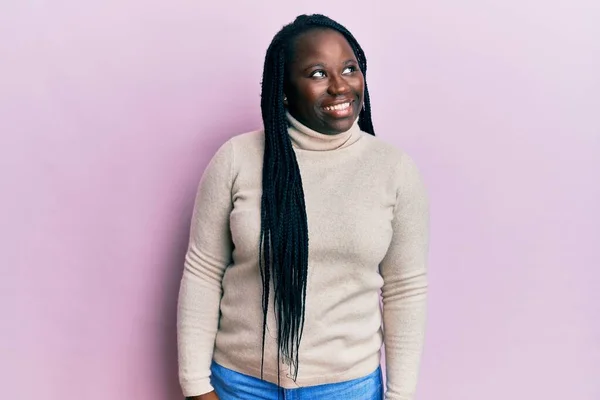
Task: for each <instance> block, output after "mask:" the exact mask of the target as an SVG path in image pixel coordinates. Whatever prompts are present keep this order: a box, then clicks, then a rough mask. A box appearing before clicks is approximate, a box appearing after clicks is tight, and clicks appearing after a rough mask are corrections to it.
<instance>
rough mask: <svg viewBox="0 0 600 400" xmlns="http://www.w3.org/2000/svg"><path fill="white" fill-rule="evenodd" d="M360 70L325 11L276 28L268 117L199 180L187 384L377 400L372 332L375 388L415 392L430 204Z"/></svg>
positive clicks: (254, 393)
mask: <svg viewBox="0 0 600 400" xmlns="http://www.w3.org/2000/svg"><path fill="white" fill-rule="evenodd" d="M366 71H367V64H366V58H365V55H364V53H363V51H362V49H361V47H360V46H359V44H358V42H357V41H356V39H355V38H354V37H353V36H352V35H351V34H350V32H348V31H347V30H346V29H345V28H344V27H343V26H341V25H339V24H338V23H336V22H335V21H333V20H331V19H329V18H327V17H325V16H322V15H310V16H306V15H303V16H300V17H298V18H297V19H296V20H295V21H294V22H293V23H291V24H289V25H287V26H285V27H284V28H283V29H282V30H281V31H280V32H279V33H278V34H277V35H276V36H275V37H274V39H273V41H272V43H271V45H270V47H269V49H268V50H267V55H266V59H265V65H264V74H263V81H262V101H261V108H262V116H263V122H264V130H262V131H259V132H252V133H248V134H244V135H240V136H236V137H234V138H232V139H231V140H229V141H228V142H227V143H225V144H224V145H223V146H222V147H221V148H220V149H219V150H218V152H217V153H216V155H215V156H214V157H213V159H212V160H211V162H210V164H209V165H208V167H207V168H206V170H205V172H204V175H203V177H202V179H201V182H200V185H199V190H198V194H197V198H196V204H195V209H194V216H193V220H192V228H191V237H190V245H189V249H188V252H187V255H186V262H185V270H184V275H183V279H182V282H181V290H180V298H179V315H178V342H179V373H180V381H181V385H182V388H183V392H184V394H185V395H186V396H188V397H189V398H191V399H202V400H210V399H221V400H234V399H235V400H255V399H268V400H270V399H278V398H285V399H290V398H293V399H338V398H340V399H341V398H343V399H348V400H373V399H381V398H382V397H383V388H382V377H381V368H380V365H379V364H380V349H381V347H382V344H383V343H385V349H386V369H387V393H386V399H388V400H408V399H412V398H413V394H414V391H415V387H416V382H417V373H418V369H419V361H420V355H421V350H422V343H423V333H424V325H425V311H426V293H427V279H426V259H427V247H428V203H427V199H426V194H425V190H424V188H423V185H422V181H421V179H420V176H419V173H418V171H417V168H416V166H415V164H414V163H413V161H412V160H411V159H410V158H409V157H408V156H407V155H406V154H404V153H403V152H401V151H399V150H396V149H395V148H393V147H392V146H390V145H388V144H385V143H384V142H382V141H380V140H377V139H376V138H375V137H374V132H373V126H372V122H371V110H370V101H369V92H368V90H367V85H366V81H365V73H366ZM380 293H381V297H382V299H383V310H381V307H380ZM382 323H383V325H384V327H385V331H384V330H383V327H382Z"/></svg>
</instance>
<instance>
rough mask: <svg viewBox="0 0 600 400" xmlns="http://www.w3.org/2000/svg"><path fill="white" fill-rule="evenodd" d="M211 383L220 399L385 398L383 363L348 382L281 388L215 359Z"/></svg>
mask: <svg viewBox="0 0 600 400" xmlns="http://www.w3.org/2000/svg"><path fill="white" fill-rule="evenodd" d="M211 372H212V375H211V383H212V385H213V387H214V388H215V391H216V392H217V395H218V396H219V399H220V400H329V399H343V400H382V399H383V384H382V376H381V367H378V368H377V369H376V370H375V371H374V372H372V373H371V374H369V375H367V376H365V377H363V378H358V379H352V380H350V381H346V382H339V383H330V384H326V385H316V386H307V387H300V388H296V389H281V388H278V387H277V385H275V384H273V383H270V382H267V381H263V380H260V379H258V378H254V377H252V376H248V375H244V374H241V373H239V372H236V371H232V370H230V369H227V368H225V367H222V366H220V365H219V364H217V363H215V362H213V364H212V367H211Z"/></svg>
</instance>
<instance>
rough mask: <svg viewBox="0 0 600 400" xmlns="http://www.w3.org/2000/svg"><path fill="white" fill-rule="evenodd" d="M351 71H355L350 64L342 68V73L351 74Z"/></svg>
mask: <svg viewBox="0 0 600 400" xmlns="http://www.w3.org/2000/svg"><path fill="white" fill-rule="evenodd" d="M353 72H356V67H355V66H354V65H350V66H348V67H346V68H344V71H342V74H351V73H353Z"/></svg>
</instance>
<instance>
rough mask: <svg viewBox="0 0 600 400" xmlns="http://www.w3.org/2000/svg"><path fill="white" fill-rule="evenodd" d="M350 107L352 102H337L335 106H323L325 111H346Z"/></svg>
mask: <svg viewBox="0 0 600 400" xmlns="http://www.w3.org/2000/svg"><path fill="white" fill-rule="evenodd" d="M349 108H350V102H349V101H348V102H346V103H342V104H336V105H334V106H328V107H323V110H325V111H344V110H347V109H349Z"/></svg>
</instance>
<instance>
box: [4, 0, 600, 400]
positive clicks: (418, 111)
mask: <svg viewBox="0 0 600 400" xmlns="http://www.w3.org/2000/svg"><path fill="white" fill-rule="evenodd" d="M417 3H418V4H417ZM421 3H422V4H421ZM421 3H419V2H392V1H385V2H383V1H381V2H374V3H371V4H370V5H367V4H368V3H367V2H366V1H348V0H346V1H341V0H335V1H334V0H329V1H327V2H322V3H321V4H320V5H319V7H317V6H316V3H314V2H308V1H306V2H304V1H296V2H294V3H291V2H290V3H289V4H288V3H287V2H284V1H276V0H269V1H264V0H263V1H257V2H250V1H243V0H231V1H228V2H225V1H215V2H208V1H198V0H196V1H191V0H188V1H181V0H179V1H157V0H150V1H148V0H146V1H142V0H129V1H117V0H111V1H97V2H89V1H75V0H55V1H52V2H46V1H35V2H34V1H23V0H7V1H2V5H1V6H0V72H1V73H0V167H1V168H0V184H1V188H2V196H0V239H1V242H0V243H1V252H0V268H1V270H0V273H1V275H0V276H1V280H0V315H1V322H0V325H1V330H0V331H1V339H0V397H1V398H3V399H7V400H8V399H10V400H33V399H38V398H44V399H52V400H55V399H56V400H59V399H60V400H64V399H86V400H106V399H111V400H112V399H145V400H164V399H178V398H180V391H179V387H178V383H177V377H176V348H175V326H174V324H175V308H176V295H177V289H178V283H179V278H180V274H181V269H182V261H183V255H184V251H185V247H186V241H187V235H188V228H189V218H190V215H191V207H192V202H193V195H194V192H195V189H196V184H197V181H198V179H199V177H200V175H201V173H202V170H203V168H204V167H205V166H206V163H207V162H208V160H209V158H210V157H211V156H212V154H213V152H214V151H215V150H216V148H217V147H218V146H219V145H220V144H221V143H223V141H225V140H226V139H227V138H228V137H230V136H232V135H234V134H238V133H241V132H244V131H249V130H252V129H255V128H257V127H259V126H260V112H259V82H260V78H261V76H260V75H261V70H262V62H263V56H264V52H265V50H266V47H267V46H268V43H269V41H270V39H271V38H272V36H273V34H274V33H275V32H276V31H277V30H278V29H279V28H280V27H281V25H283V24H284V23H286V22H288V21H290V20H291V19H292V18H293V17H294V16H295V15H296V14H298V13H302V12H316V11H319V12H323V13H326V14H328V15H330V16H332V17H334V18H336V19H338V20H340V21H341V22H343V23H344V24H345V25H347V26H348V27H349V28H350V29H351V30H352V31H353V32H354V33H355V34H356V36H357V37H358V39H359V41H360V42H361V44H362V45H363V46H364V48H365V50H366V52H367V55H368V57H369V61H370V75H369V84H370V87H371V91H372V98H373V108H374V120H375V127H376V131H377V133H378V135H379V136H380V137H381V138H383V139H384V140H387V141H390V142H393V143H395V144H397V145H398V146H401V147H403V148H404V149H406V150H407V151H408V152H409V153H410V154H411V155H412V156H413V157H414V158H415V159H416V160H417V162H418V164H419V165H420V166H421V169H422V170H423V174H424V176H425V179H426V180H427V184H428V186H429V191H430V194H431V199H432V241H431V267H430V271H431V275H430V276H431V296H430V299H431V300H430V311H429V327H428V328H429V329H428V334H427V342H426V349H425V356H424V363H423V369H422V374H421V380H420V386H419V394H418V399H419V400H441V399H443V400H481V399H485V400H506V399H527V400H530V399H531V400H537V399H544V400H550V399H551V400H559V399H560V400H563V399H569V400H571V399H572V400H597V399H600V323H599V322H598V321H600V295H599V294H598V287H599V285H598V284H599V283H600V274H599V272H598V271H599V270H600V256H599V252H598V248H599V247H600V228H599V226H600V211H599V206H600V183H599V182H600V177H599V175H600V161H599V160H600V100H599V93H600V40H599V39H600V22H599V21H600V3H599V2H598V1H597V0H590V1H583V0H571V1H562V2H558V1H541V0H538V1H534V0H504V1H481V0H478V1H469V0H459V1H453V2H447V1H433V2H425V3H423V2H421ZM393 4H395V5H393ZM394 7H395V8H394Z"/></svg>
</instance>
